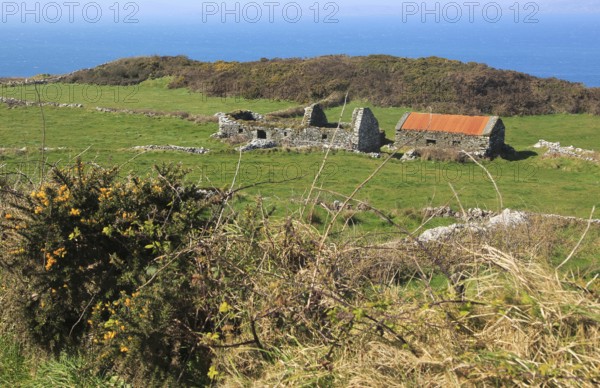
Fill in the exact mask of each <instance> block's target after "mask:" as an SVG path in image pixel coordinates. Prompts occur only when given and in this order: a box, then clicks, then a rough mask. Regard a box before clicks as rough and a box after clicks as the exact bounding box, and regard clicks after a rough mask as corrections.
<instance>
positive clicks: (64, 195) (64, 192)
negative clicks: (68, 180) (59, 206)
mask: <svg viewBox="0 0 600 388" xmlns="http://www.w3.org/2000/svg"><path fill="white" fill-rule="evenodd" d="M70 198H71V191H70V190H69V188H68V187H67V185H62V186H61V187H60V188H59V189H58V195H57V196H56V198H55V199H54V201H55V202H56V203H60V202H67V201H68V200H69V199H70Z"/></svg>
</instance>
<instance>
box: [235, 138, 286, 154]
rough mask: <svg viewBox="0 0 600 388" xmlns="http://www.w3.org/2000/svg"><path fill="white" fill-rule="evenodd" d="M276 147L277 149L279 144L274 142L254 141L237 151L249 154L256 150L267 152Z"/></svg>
mask: <svg viewBox="0 0 600 388" xmlns="http://www.w3.org/2000/svg"><path fill="white" fill-rule="evenodd" d="M275 147H277V143H275V142H274V141H271V140H265V139H254V140H252V141H251V142H250V143H248V144H246V145H245V146H242V147H240V148H238V149H237V150H238V151H242V152H248V151H254V150H266V149H269V148H275Z"/></svg>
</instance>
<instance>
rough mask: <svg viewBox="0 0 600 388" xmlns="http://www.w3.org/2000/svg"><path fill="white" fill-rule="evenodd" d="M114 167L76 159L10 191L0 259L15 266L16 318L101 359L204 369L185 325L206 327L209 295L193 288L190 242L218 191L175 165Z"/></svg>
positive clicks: (132, 368) (210, 220) (151, 370)
mask: <svg viewBox="0 0 600 388" xmlns="http://www.w3.org/2000/svg"><path fill="white" fill-rule="evenodd" d="M117 173H118V170H116V169H111V170H105V169H102V168H99V167H87V166H85V165H84V164H83V163H77V164H76V165H75V166H74V167H72V168H68V169H60V168H55V169H53V170H52V171H51V174H50V177H49V178H48V179H47V181H46V182H45V183H43V184H42V185H41V187H39V188H37V189H34V190H33V191H32V192H31V193H29V194H28V195H19V193H13V197H12V198H13V199H12V200H11V202H12V207H11V208H9V209H5V210H4V211H3V214H1V215H2V225H1V226H2V230H5V231H6V233H7V234H9V235H10V237H11V238H10V239H7V240H8V241H13V243H12V244H11V246H10V247H8V249H7V254H5V255H3V257H2V266H3V267H4V268H5V269H7V270H8V271H9V273H10V274H13V275H14V276H13V277H12V278H11V280H9V281H8V284H10V287H12V288H13V289H14V294H13V297H14V299H16V300H17V301H18V303H17V304H16V307H15V313H16V317H15V319H16V321H17V322H21V323H22V324H23V325H24V326H25V327H24V328H23V329H22V330H21V331H22V332H25V333H28V334H29V336H30V340H31V341H32V342H33V343H35V344H38V345H40V346H42V347H43V348H45V349H48V350H50V351H53V352H56V353H58V352H60V351H62V350H65V349H68V348H70V347H74V346H85V347H89V348H90V349H95V350H94V351H98V352H99V353H98V354H99V357H98V366H99V367H101V368H102V369H107V368H114V367H118V368H120V369H121V370H122V371H123V373H126V374H130V375H135V374H136V373H140V372H141V373H142V374H145V375H154V374H157V375H159V376H160V375H161V374H165V375H167V376H168V373H173V372H174V371H178V372H177V373H182V372H181V371H183V370H195V372H194V373H197V374H198V375H197V376H196V377H198V376H203V377H204V376H205V372H206V368H207V365H208V363H209V357H208V354H207V352H206V351H204V352H203V351H202V349H201V348H199V347H198V346H197V340H196V339H195V338H192V339H191V342H190V336H189V335H188V334H187V332H188V331H193V332H194V331H202V330H203V329H204V326H205V325H206V324H207V318H208V314H209V313H208V311H209V310H210V309H211V305H212V304H213V302H212V301H207V300H198V298H197V297H196V295H195V292H194V290H195V289H194V288H193V287H192V286H191V282H192V278H191V276H190V274H191V273H193V268H194V267H195V266H196V265H197V263H196V257H195V256H194V252H193V250H190V249H189V248H190V246H191V245H192V244H195V243H197V241H198V240H200V239H202V238H203V237H204V236H206V235H208V234H209V233H210V228H211V226H212V225H213V224H214V221H215V218H214V214H215V213H214V212H213V211H214V208H215V206H218V205H219V204H220V201H221V198H222V197H221V196H220V195H218V193H215V192H210V191H202V190H199V189H198V188H197V187H195V186H188V185H185V184H184V183H183V177H184V172H183V171H181V169H180V168H176V167H173V166H162V167H158V168H156V173H157V176H155V177H150V178H137V177H129V178H127V179H125V180H121V179H118V176H117ZM216 309H218V306H216V307H214V308H213V310H216ZM191 364H193V365H195V368H192V369H187V366H189V365H191ZM163 377H164V376H163Z"/></svg>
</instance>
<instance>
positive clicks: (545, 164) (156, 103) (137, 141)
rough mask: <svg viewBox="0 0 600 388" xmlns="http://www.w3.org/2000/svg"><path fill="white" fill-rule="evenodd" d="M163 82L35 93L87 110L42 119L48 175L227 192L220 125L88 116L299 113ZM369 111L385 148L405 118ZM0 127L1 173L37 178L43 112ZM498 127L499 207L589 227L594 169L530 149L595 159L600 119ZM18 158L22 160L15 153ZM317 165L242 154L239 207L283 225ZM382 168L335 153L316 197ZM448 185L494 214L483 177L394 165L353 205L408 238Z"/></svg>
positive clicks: (494, 165)
mask: <svg viewBox="0 0 600 388" xmlns="http://www.w3.org/2000/svg"><path fill="white" fill-rule="evenodd" d="M168 81H169V80H168V79H159V80H153V81H147V82H144V83H142V84H141V85H140V86H139V87H136V88H133V87H129V88H126V87H112V86H106V87H100V86H86V85H67V84H57V85H42V86H40V88H41V89H40V90H41V95H42V97H45V100H47V101H56V102H61V103H81V104H84V109H75V108H54V107H45V108H44V117H45V122H46V146H47V147H49V148H50V150H49V151H48V152H46V153H45V155H44V157H46V158H47V160H48V162H49V163H57V162H59V163H68V162H70V161H72V160H74V158H75V157H77V156H81V157H82V158H83V159H84V160H86V161H95V162H97V163H100V164H107V165H109V164H118V165H122V166H123V172H124V173H127V172H134V173H137V174H140V173H144V172H147V171H148V170H149V169H150V167H151V166H152V165H154V164H160V163H163V162H180V163H182V164H183V165H185V166H187V167H189V168H191V170H192V172H191V174H190V178H191V179H194V180H196V181H198V182H199V183H201V184H206V185H213V186H217V187H226V186H227V185H229V184H230V183H231V181H232V180H233V176H234V173H235V171H236V167H237V162H238V157H239V155H238V153H237V152H236V151H235V149H234V147H233V146H229V145H226V144H224V143H222V142H220V141H217V140H215V139H212V138H211V137H210V135H211V134H213V133H214V132H216V130H217V125H216V124H214V123H207V124H195V123H192V122H190V121H186V120H182V119H178V118H166V117H161V118H150V117H146V116H144V115H128V114H119V113H102V112H97V111H96V110H95V107H96V106H103V107H113V108H120V109H141V110H156V111H164V112H175V111H185V112H189V113H194V114H204V115H213V114H214V113H216V112H219V111H225V112H227V111H232V110H235V109H251V110H255V111H258V112H260V113H268V112H271V111H275V110H279V109H284V108H288V107H291V106H294V105H295V104H294V103H292V102H286V101H268V100H252V101H247V100H243V99H235V98H228V99H222V98H209V97H205V96H203V95H202V94H198V93H190V92H189V91H187V90H185V89H168V88H167V84H168ZM27 88H31V87H30V86H28V87H27ZM2 90H3V94H4V95H5V96H13V97H15V98H16V97H20V96H21V97H29V98H28V99H35V93H33V95H32V91H31V90H30V89H26V88H25V87H20V88H12V89H10V88H3V89H2ZM95 96H101V97H100V98H97V97H95ZM364 105H367V106H368V104H364V103H363V102H360V101H352V102H350V103H349V105H348V106H347V107H346V110H345V112H344V115H343V116H342V121H350V120H351V114H352V110H353V109H354V108H355V107H358V106H364ZM372 109H373V111H374V113H375V115H376V116H377V118H378V119H379V122H380V126H381V128H382V129H384V130H385V131H386V135H387V137H388V138H389V139H393V134H394V126H395V124H396V122H397V121H398V119H399V118H400V117H401V116H402V114H403V113H404V112H405V111H406V109H402V108H378V107H372ZM341 110H342V108H341V107H338V108H333V109H329V110H328V111H327V114H328V117H329V120H330V121H337V120H338V118H339V117H340V115H341ZM0 117H2V120H1V122H0V148H3V149H4V150H3V151H2V153H1V154H0V166H2V169H3V171H5V172H8V171H15V170H17V169H19V170H21V171H22V172H24V173H25V174H27V175H35V174H36V172H37V171H38V170H39V160H40V158H41V154H40V152H39V149H40V146H41V144H42V130H41V128H42V117H41V114H40V110H39V108H37V107H28V108H24V107H20V108H16V109H8V108H7V107H6V106H5V105H1V106H0ZM504 120H505V123H506V126H507V128H508V130H507V142H508V143H509V144H511V145H513V146H514V147H515V148H516V149H517V150H518V151H520V152H521V153H522V155H523V160H520V161H517V162H509V161H505V160H501V159H497V160H495V161H492V162H485V165H486V166H487V168H488V169H489V170H490V172H491V173H492V175H493V176H494V178H495V179H496V181H497V183H498V186H499V188H500V191H501V193H502V195H503V201H504V206H505V207H511V208H517V209H527V210H531V211H538V212H548V213H559V214H564V215H575V216H580V217H585V216H587V215H589V211H590V209H591V208H592V206H594V205H599V204H600V203H599V202H598V199H597V198H598V195H597V194H598V193H600V188H599V185H600V169H598V166H597V165H594V164H591V163H586V162H581V161H575V160H566V159H542V158H540V157H539V155H537V153H538V152H540V151H539V150H534V149H532V148H531V145H533V144H534V143H535V142H537V140H539V139H541V138H543V139H546V140H550V141H560V142H561V143H563V144H564V145H568V144H574V145H575V146H578V147H584V148H597V144H600V117H595V116H589V115H574V116H569V115H554V116H537V117H508V118H504ZM149 144H158V145H165V144H175V145H179V146H196V147H198V146H203V147H206V148H209V149H210V150H211V153H209V154H207V155H202V156H198V155H188V154H182V153H174V152H140V151H135V150H132V147H135V146H143V145H149ZM24 147H25V148H26V150H23V148H24ZM323 155H324V153H323V152H322V151H321V150H314V151H312V152H309V151H306V150H301V151H298V150H270V151H262V152H255V153H248V154H244V155H243V158H242V165H241V166H242V168H241V175H240V178H239V180H238V184H239V185H240V186H247V185H253V184H256V183H264V184H261V185H259V186H256V187H252V188H250V189H248V190H246V191H244V195H247V196H248V200H251V198H252V197H253V196H255V195H261V196H262V197H264V198H265V202H266V203H267V204H269V205H272V206H275V207H277V209H278V211H277V214H281V215H283V214H289V213H290V212H294V211H297V210H298V209H299V203H300V202H301V199H302V197H303V196H304V195H305V194H306V192H307V191H308V189H309V187H310V184H311V183H312V181H313V179H314V175H315V173H316V171H318V167H319V165H320V163H321V161H322V159H323ZM384 156H385V154H384ZM381 162H382V160H375V159H371V158H369V157H368V156H364V155H356V154H352V153H347V152H343V151H339V152H334V153H333V154H332V155H331V156H330V158H329V161H328V167H327V169H326V170H325V174H324V175H323V179H322V181H321V182H320V186H321V187H322V188H324V189H327V190H331V191H335V192H338V193H340V194H343V195H349V194H350V193H351V192H352V191H353V189H354V188H355V187H357V186H358V185H359V184H360V183H362V182H363V181H364V180H365V179H366V178H367V177H368V176H369V175H370V174H371V173H372V172H373V171H374V169H375V168H377V166H378V165H379V164H380V163H381ZM284 182H285V183H284ZM450 184H451V185H452V186H453V187H454V188H455V189H456V191H457V192H458V193H459V196H460V200H461V202H462V204H463V206H465V207H476V206H478V207H483V208H490V209H496V208H498V205H499V201H498V198H497V195H496V192H495V190H494V188H493V185H492V184H491V182H490V181H489V179H488V178H487V176H486V174H485V173H484V172H483V171H482V170H480V169H479V168H478V167H476V166H475V165H474V164H459V163H450V162H427V161H417V162H413V163H401V162H399V161H398V160H392V161H391V162H390V163H389V164H388V165H387V166H386V167H385V168H384V169H383V170H382V171H381V172H380V174H379V175H378V176H376V177H375V178H374V179H373V180H372V181H371V182H369V184H368V185H366V186H365V187H364V189H362V190H361V192H360V193H359V194H358V196H357V198H358V199H360V200H363V201H367V202H369V203H370V204H371V205H373V206H375V207H377V208H379V209H381V210H383V211H385V212H386V213H388V214H390V215H392V216H395V217H397V220H399V221H403V222H408V224H409V225H411V226H412V225H417V224H418V223H419V221H420V219H419V220H417V219H406V218H403V217H404V216H403V214H404V213H405V211H404V210H405V209H418V208H422V207H424V206H429V205H436V206H437V205H443V204H450V205H452V206H457V205H458V204H457V202H456V199H455V196H454V194H453V192H452V189H451V188H450ZM323 198H324V200H325V201H333V200H334V199H340V198H341V197H339V196H338V197H336V196H334V195H332V194H323ZM322 215H323V216H324V217H326V216H327V215H326V214H322ZM354 219H355V220H356V222H357V224H361V225H362V227H364V228H366V230H375V229H379V228H380V227H381V226H382V225H383V224H385V223H383V222H382V221H381V220H379V218H378V217H377V216H374V215H373V214H359V215H357V216H356V217H354Z"/></svg>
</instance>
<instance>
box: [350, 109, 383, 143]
mask: <svg viewBox="0 0 600 388" xmlns="http://www.w3.org/2000/svg"><path fill="white" fill-rule="evenodd" d="M351 126H352V130H353V138H352V144H353V145H355V147H356V148H355V149H356V150H358V151H360V152H379V149H380V148H381V146H382V135H381V131H380V130H379V122H378V121H377V119H376V118H375V115H374V114H373V112H372V111H371V109H369V108H356V109H355V110H354V113H352V124H351Z"/></svg>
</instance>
